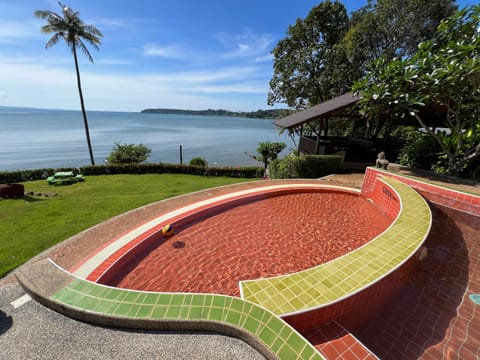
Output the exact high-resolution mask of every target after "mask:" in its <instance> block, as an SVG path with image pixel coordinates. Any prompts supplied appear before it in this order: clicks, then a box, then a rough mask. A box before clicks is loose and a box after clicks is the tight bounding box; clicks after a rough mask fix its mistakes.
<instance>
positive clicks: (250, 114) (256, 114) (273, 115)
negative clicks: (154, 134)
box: [141, 109, 291, 119]
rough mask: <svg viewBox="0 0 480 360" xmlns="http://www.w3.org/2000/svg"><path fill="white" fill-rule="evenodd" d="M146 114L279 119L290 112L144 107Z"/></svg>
mask: <svg viewBox="0 0 480 360" xmlns="http://www.w3.org/2000/svg"><path fill="white" fill-rule="evenodd" d="M141 112H142V113H147V114H175V115H207V116H232V117H245V118H252V119H279V118H282V117H285V116H287V115H290V114H291V110H289V109H271V110H257V111H229V110H223V109H217V110H214V109H207V110H181V109H144V110H142V111H141Z"/></svg>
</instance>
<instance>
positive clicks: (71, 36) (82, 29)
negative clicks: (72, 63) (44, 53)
mask: <svg viewBox="0 0 480 360" xmlns="http://www.w3.org/2000/svg"><path fill="white" fill-rule="evenodd" d="M58 4H59V5H60V7H61V8H62V15H63V16H62V15H59V14H57V13H55V12H53V11H50V10H37V11H35V12H34V15H35V16H36V17H38V18H41V19H44V20H46V21H47V24H46V25H44V26H42V28H41V31H42V33H46V34H53V36H52V37H51V38H50V39H49V40H48V42H47V44H46V48H49V47H51V46H53V45H55V44H56V43H57V42H58V41H59V40H60V39H62V38H63V39H64V40H65V42H66V43H67V45H68V46H69V47H70V48H71V49H72V50H73V49H74V48H75V49H80V50H81V51H82V52H83V53H84V55H85V56H86V57H87V58H88V60H89V61H90V62H93V57H92V55H91V54H90V52H89V50H88V48H87V46H86V45H85V42H86V43H88V44H90V45H91V46H92V47H93V48H94V49H96V50H98V49H99V45H100V44H101V41H100V38H101V37H103V35H102V33H101V32H100V30H98V29H97V28H96V27H94V26H93V25H85V23H84V22H83V21H82V19H80V16H79V12H77V11H73V10H72V9H71V8H70V7H68V6H66V5H64V4H62V3H61V2H58ZM84 41H85V42H84Z"/></svg>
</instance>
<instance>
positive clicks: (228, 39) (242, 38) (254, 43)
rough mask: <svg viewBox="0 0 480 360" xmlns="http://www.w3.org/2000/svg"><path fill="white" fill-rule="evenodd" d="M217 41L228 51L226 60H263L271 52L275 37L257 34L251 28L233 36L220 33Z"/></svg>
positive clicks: (225, 56) (225, 55)
mask: <svg viewBox="0 0 480 360" xmlns="http://www.w3.org/2000/svg"><path fill="white" fill-rule="evenodd" d="M216 39H217V40H218V41H219V42H220V44H222V45H223V46H224V47H225V48H226V49H227V50H228V51H227V53H226V54H224V56H223V57H224V58H226V59H233V58H244V57H255V58H262V57H263V56H266V55H267V54H268V53H270V51H271V46H272V44H273V42H274V37H273V36H272V35H270V34H255V33H254V32H253V31H252V30H250V29H249V28H244V29H243V30H242V32H241V33H240V34H236V35H231V34H226V33H219V34H217V35H216Z"/></svg>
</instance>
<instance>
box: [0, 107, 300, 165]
mask: <svg viewBox="0 0 480 360" xmlns="http://www.w3.org/2000/svg"><path fill="white" fill-rule="evenodd" d="M87 115H88V122H89V128H90V138H91V141H92V147H93V153H94V158H95V163H96V164H97V165H99V164H103V163H105V161H106V158H107V157H108V155H109V154H110V153H111V151H112V150H113V148H114V145H115V143H120V144H144V145H146V146H147V147H149V148H150V149H151V150H152V152H151V154H150V156H149V158H148V160H147V162H151V163H158V162H163V163H173V164H176V163H180V152H181V153H182V160H183V163H186V164H188V162H189V161H190V159H192V158H194V157H197V156H199V157H202V158H204V159H205V160H207V162H208V164H209V166H218V167H220V166H256V165H260V163H259V162H257V161H255V160H254V159H252V158H251V157H250V156H248V155H246V153H248V154H256V149H257V147H258V143H260V142H263V141H281V142H285V143H286V144H287V148H286V149H285V150H284V151H283V153H281V154H280V157H282V156H284V155H285V154H287V153H288V152H290V151H291V150H292V149H293V148H294V144H293V142H292V140H291V139H290V138H289V137H288V136H287V134H286V133H284V134H282V135H279V133H278V131H277V129H276V128H275V126H274V125H273V123H272V120H268V119H249V118H240V117H222V116H201V115H176V114H160V113H154V114H151V113H148V114H147V113H140V112H138V113H136V112H106V111H89V112H87ZM180 149H181V150H180ZM83 165H90V158H89V153H88V147H87V141H86V137H85V129H84V126H83V118H82V113H81V112H80V111H67V110H43V109H30V108H10V107H0V171H14V170H26V169H41V168H63V167H79V166H83Z"/></svg>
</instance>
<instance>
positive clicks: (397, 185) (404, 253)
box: [240, 177, 432, 316]
mask: <svg viewBox="0 0 480 360" xmlns="http://www.w3.org/2000/svg"><path fill="white" fill-rule="evenodd" d="M378 181H382V182H383V183H384V184H387V186H389V188H390V189H391V190H393V191H394V192H395V193H397V195H398V197H399V199H400V202H401V209H400V213H399V215H398V216H397V218H396V219H395V221H394V222H393V223H392V225H391V226H390V227H389V228H388V229H387V230H386V231H385V232H384V233H382V234H380V235H379V236H378V237H377V238H375V239H374V240H372V241H370V242H369V243H368V244H366V245H364V246H363V247H361V248H359V249H356V250H355V251H352V252H350V253H348V254H346V255H344V256H342V257H340V258H337V259H334V260H332V261H330V262H328V263H325V264H321V265H318V266H316V267H313V268H310V269H307V270H304V271H300V272H297V273H293V274H289V275H285V276H279V277H272V278H264V279H257V280H248V281H242V282H241V283H240V290H241V294H242V298H244V299H246V300H249V301H251V302H254V303H257V304H259V305H261V306H263V307H265V308H267V309H269V310H270V311H272V312H273V313H275V314H277V315H279V316H285V315H290V314H294V313H298V312H304V311H308V310H310V309H318V308H321V307H325V306H328V305H330V304H332V303H335V302H337V301H340V300H341V299H344V298H347V297H349V296H351V295H353V294H355V293H357V292H358V291H360V290H362V289H364V288H366V287H368V286H370V285H372V284H374V283H376V282H378V281H379V280H380V279H382V278H383V277H385V276H386V275H388V274H389V273H391V272H392V271H394V270H395V269H397V268H398V267H399V266H400V265H401V264H403V263H404V262H405V261H407V260H408V259H409V258H411V257H412V256H414V255H415V253H416V252H417V251H418V249H419V248H420V246H421V245H422V244H423V242H424V241H425V239H426V237H427V235H428V233H429V232H430V227H431V222H432V215H431V211H430V208H429V206H428V204H427V202H426V201H425V199H423V197H422V196H421V195H420V194H419V193H417V192H416V191H415V190H413V189H412V188H410V187H409V186H408V185H405V184H403V183H402V182H400V181H398V180H395V179H393V178H388V177H384V178H382V179H381V180H378ZM299 289H300V291H299Z"/></svg>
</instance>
